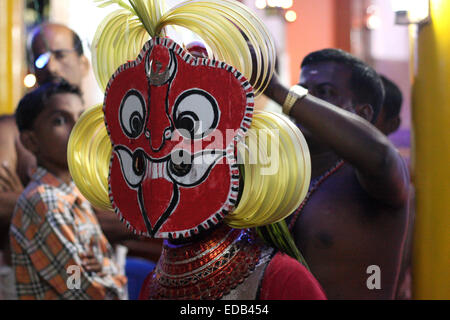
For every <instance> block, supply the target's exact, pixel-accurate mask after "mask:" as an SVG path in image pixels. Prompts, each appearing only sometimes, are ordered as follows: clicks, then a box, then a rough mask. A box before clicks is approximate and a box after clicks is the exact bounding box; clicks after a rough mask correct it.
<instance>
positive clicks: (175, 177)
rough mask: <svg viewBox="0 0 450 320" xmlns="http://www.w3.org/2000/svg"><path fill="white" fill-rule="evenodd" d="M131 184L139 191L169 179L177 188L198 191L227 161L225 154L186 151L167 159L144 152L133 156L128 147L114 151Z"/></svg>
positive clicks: (220, 151)
mask: <svg viewBox="0 0 450 320" xmlns="http://www.w3.org/2000/svg"><path fill="white" fill-rule="evenodd" d="M114 150H115V153H116V154H117V156H118V158H119V161H120V168H121V170H122V175H123V177H124V179H125V181H126V182H127V184H128V185H129V186H130V187H131V188H133V189H136V188H138V187H139V186H140V185H141V184H142V183H143V182H144V181H145V180H155V179H165V180H167V181H169V182H172V183H174V184H177V185H181V186H185V187H194V186H196V185H199V184H201V183H202V182H203V181H205V180H206V178H207V176H208V174H209V173H210V172H211V170H212V168H213V167H214V166H215V165H216V164H217V163H218V162H219V160H220V159H222V158H225V156H226V151H225V150H203V151H200V152H197V153H195V154H192V153H190V152H189V151H187V150H184V149H178V150H174V151H172V153H171V154H170V155H169V156H167V157H164V158H160V159H156V158H151V157H150V156H148V155H147V154H146V153H145V151H144V150H143V149H137V150H135V151H134V152H132V151H131V150H130V149H128V148H126V147H124V146H116V147H115V148H114Z"/></svg>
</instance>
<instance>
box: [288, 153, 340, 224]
mask: <svg viewBox="0 0 450 320" xmlns="http://www.w3.org/2000/svg"><path fill="white" fill-rule="evenodd" d="M343 165H344V161H343V160H339V161H338V162H337V163H336V164H335V165H334V166H333V167H332V168H330V169H329V170H327V171H326V172H325V173H324V174H322V175H321V176H320V177H318V178H316V179H315V180H314V181H313V182H312V183H311V186H310V187H309V191H308V194H307V195H306V197H305V199H304V200H303V202H302V204H301V205H300V207H298V209H297V210H296V211H295V212H294V213H293V214H292V219H291V221H290V223H289V230H290V231H292V229H293V228H294V225H295V223H296V222H297V219H298V216H299V215H300V213H301V212H302V210H303V208H304V207H305V206H306V204H307V203H308V200H309V199H310V198H311V195H312V194H313V193H314V192H315V191H316V190H317V189H318V188H319V186H320V185H321V184H322V183H323V182H324V181H325V180H326V179H328V178H329V177H330V176H331V175H333V174H334V173H335V172H336V171H338V170H339V169H340V168H342V166H343Z"/></svg>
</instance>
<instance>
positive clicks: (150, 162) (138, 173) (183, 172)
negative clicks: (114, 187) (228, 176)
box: [114, 146, 226, 235]
mask: <svg viewBox="0 0 450 320" xmlns="http://www.w3.org/2000/svg"><path fill="white" fill-rule="evenodd" d="M114 152H115V153H116V155H117V156H118V158H119V162H120V168H121V171H122V175H123V178H124V179H125V181H126V183H127V184H128V186H129V187H130V188H131V189H134V190H136V191H137V192H138V201H139V207H140V209H141V211H142V216H143V218H144V221H145V222H146V225H147V229H148V232H149V233H150V234H152V235H154V234H155V233H157V231H158V230H159V229H160V228H161V226H162V225H163V223H164V222H165V221H166V220H167V219H168V218H169V217H170V215H171V214H172V213H173V212H174V211H175V210H176V208H177V206H178V203H179V202H180V201H181V199H180V192H179V189H180V188H193V187H196V186H198V185H200V184H202V183H203V182H205V181H206V180H207V179H208V176H209V174H210V173H211V171H212V169H213V168H214V166H215V165H216V164H219V162H220V160H221V159H226V151H225V150H203V151H200V152H197V153H195V154H192V153H190V152H189V151H187V150H184V149H177V150H173V151H172V153H171V154H170V155H169V156H166V157H164V158H161V159H155V158H151V157H150V156H148V155H147V154H146V153H145V152H144V150H143V149H137V150H135V151H131V150H130V149H128V148H127V147H125V146H116V147H115V148H114ZM119 209H120V208H119Z"/></svg>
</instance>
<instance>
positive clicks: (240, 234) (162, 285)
mask: <svg viewBox="0 0 450 320" xmlns="http://www.w3.org/2000/svg"><path fill="white" fill-rule="evenodd" d="M260 257H261V246H260V245H259V244H258V243H257V241H256V237H255V235H254V234H253V233H252V232H250V231H249V230H237V229H231V228H230V227H228V226H226V225H222V226H220V227H219V228H218V229H217V230H215V231H214V232H213V233H212V234H210V235H209V236H208V237H206V238H204V239H202V240H201V241H198V242H195V243H191V244H187V245H177V246H175V245H171V244H169V243H168V242H167V241H166V243H165V244H164V247H163V252H162V255H161V258H160V260H159V262H158V265H157V266H156V268H155V271H154V272H153V274H152V280H151V284H150V286H149V289H150V295H149V299H221V298H222V297H223V296H224V295H226V294H228V293H229V292H230V291H231V290H232V289H234V288H236V287H237V286H238V285H239V284H241V283H242V282H244V280H245V279H246V278H247V277H248V276H249V275H250V274H251V272H252V271H253V270H254V269H255V266H256V265H257V264H258V262H259V260H260Z"/></svg>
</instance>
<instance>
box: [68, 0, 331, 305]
mask: <svg viewBox="0 0 450 320" xmlns="http://www.w3.org/2000/svg"><path fill="white" fill-rule="evenodd" d="M98 2H99V3H100V5H101V6H109V5H118V6H119V7H120V8H119V9H118V10H116V11H115V12H113V13H111V14H110V15H109V16H107V17H106V18H105V20H104V21H103V22H102V23H101V24H100V26H99V28H98V30H97V32H96V35H95V38H94V43H93V46H92V47H93V66H94V71H95V74H96V78H97V81H98V83H99V85H100V87H101V88H102V89H104V91H105V99H104V103H103V105H99V106H95V107H92V108H91V109H90V110H88V111H87V112H86V113H85V114H84V115H83V116H82V118H81V120H80V121H79V122H78V123H77V125H76V127H75V128H74V130H73V133H72V136H71V139H70V142H69V152H68V157H69V167H70V171H71V174H72V176H73V179H74V181H75V183H76V184H77V185H78V187H79V189H80V190H81V192H82V193H83V194H84V195H85V196H86V198H87V199H88V200H90V201H91V203H92V204H93V205H95V206H97V207H99V208H102V209H109V210H111V211H115V212H116V214H117V215H118V217H119V218H120V219H121V220H122V221H124V222H125V223H126V224H127V226H128V227H129V229H130V230H132V231H133V232H135V233H137V234H140V235H145V236H148V237H155V238H164V239H166V240H165V243H164V246H163V251H162V254H161V257H160V260H159V261H158V263H157V266H156V268H155V270H154V271H153V272H152V273H151V274H150V275H149V276H148V278H147V280H146V281H145V284H144V286H143V288H142V290H141V298H142V299H245V300H253V299H279V300H281V299H324V298H325V296H324V293H323V291H322V289H321V287H320V285H319V284H318V283H317V281H316V280H315V278H314V277H313V276H312V274H311V273H310V272H309V271H308V270H307V268H306V267H305V266H304V265H303V264H302V263H300V262H299V261H301V255H300V254H299V252H298V251H296V250H297V249H295V245H293V242H292V238H291V237H290V235H289V232H288V231H287V228H286V225H285V224H284V222H283V220H284V218H285V217H286V216H288V215H289V214H290V213H292V212H293V211H294V210H295V209H296V208H297V207H298V206H299V204H300V203H301V201H302V200H303V199H304V197H305V195H306V193H307V190H308V186H309V182H310V171H311V168H310V158H309V151H308V148H307V145H306V143H305V140H304V138H303V136H302V134H301V133H300V131H299V130H298V128H297V127H296V126H295V125H293V124H292V123H291V122H290V121H289V120H288V119H287V118H286V117H284V116H282V115H279V114H275V113H269V112H257V111H254V99H255V94H259V93H261V92H262V91H263V90H264V87H265V85H266V84H267V83H268V79H270V77H271V76H272V74H273V72H274V70H273V66H274V62H275V50H274V45H273V42H272V39H271V38H270V36H269V33H268V32H267V30H266V27H265V26H264V24H263V23H262V22H261V21H260V20H259V19H258V18H257V17H256V16H255V15H254V14H253V13H252V12H251V11H250V10H249V9H248V8H246V7H245V6H244V5H242V4H241V3H239V2H237V1H225V0H212V1H185V2H183V3H181V4H179V5H177V6H175V7H172V8H166V7H165V3H164V1H160V0H147V1H144V0H128V1H118V0H116V1H98ZM184 29H189V30H191V31H192V32H194V33H195V34H196V35H198V37H199V38H201V40H202V42H201V43H197V44H194V45H192V44H190V43H183V42H178V43H177V42H175V40H174V38H175V37H174V36H171V35H170V32H174V34H175V35H176V34H179V33H182V32H184V31H183V30H184ZM262 239H265V240H266V241H263V240H262ZM269 243H270V244H271V245H269ZM285 252H286V253H288V254H286V253H285Z"/></svg>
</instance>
